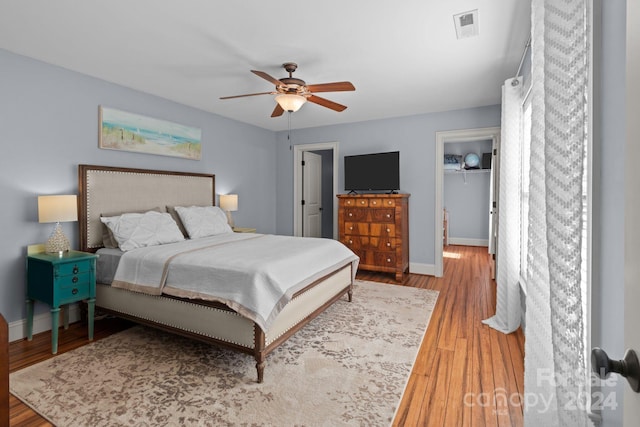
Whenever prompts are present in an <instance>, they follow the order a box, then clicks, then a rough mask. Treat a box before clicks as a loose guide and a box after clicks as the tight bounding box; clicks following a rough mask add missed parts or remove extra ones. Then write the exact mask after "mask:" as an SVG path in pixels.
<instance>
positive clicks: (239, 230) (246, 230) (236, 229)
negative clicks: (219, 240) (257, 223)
mask: <svg viewBox="0 0 640 427" xmlns="http://www.w3.org/2000/svg"><path fill="white" fill-rule="evenodd" d="M233 231H234V232H236V233H255V232H256V229H255V228H246V227H233Z"/></svg>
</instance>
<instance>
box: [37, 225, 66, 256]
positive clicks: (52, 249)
mask: <svg viewBox="0 0 640 427" xmlns="http://www.w3.org/2000/svg"><path fill="white" fill-rule="evenodd" d="M70 248H71V244H70V243H69V239H67V236H65V235H64V233H63V232H62V226H61V225H60V223H59V222H58V223H57V224H56V227H55V228H54V229H53V232H52V233H51V236H49V240H47V242H46V243H45V244H44V250H45V252H48V253H57V254H58V255H62V254H63V253H64V252H68V251H69V249H70Z"/></svg>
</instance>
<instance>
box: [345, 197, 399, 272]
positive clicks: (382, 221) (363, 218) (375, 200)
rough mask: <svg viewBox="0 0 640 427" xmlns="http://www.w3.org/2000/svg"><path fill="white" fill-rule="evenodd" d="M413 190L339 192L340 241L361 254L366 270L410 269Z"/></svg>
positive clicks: (361, 267)
mask: <svg viewBox="0 0 640 427" xmlns="http://www.w3.org/2000/svg"><path fill="white" fill-rule="evenodd" d="M409 196H410V195H409V194H357V195H356V194H339V195H338V231H339V235H340V237H339V238H340V241H341V242H342V243H344V244H345V245H346V246H347V247H348V248H349V249H351V250H352V251H353V252H355V254H356V255H358V256H359V257H360V265H359V268H360V269H362V270H370V271H382V272H387V273H395V278H396V281H398V282H402V281H403V280H404V273H408V272H409Z"/></svg>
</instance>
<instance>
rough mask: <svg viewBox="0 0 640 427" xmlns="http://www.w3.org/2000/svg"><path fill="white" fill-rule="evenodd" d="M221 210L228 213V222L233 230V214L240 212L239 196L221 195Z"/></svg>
mask: <svg viewBox="0 0 640 427" xmlns="http://www.w3.org/2000/svg"><path fill="white" fill-rule="evenodd" d="M220 209H222V210H223V211H225V212H226V213H227V222H228V223H229V227H231V228H233V227H234V224H233V217H232V216H231V212H235V211H237V210H238V195H237V194H221V195H220Z"/></svg>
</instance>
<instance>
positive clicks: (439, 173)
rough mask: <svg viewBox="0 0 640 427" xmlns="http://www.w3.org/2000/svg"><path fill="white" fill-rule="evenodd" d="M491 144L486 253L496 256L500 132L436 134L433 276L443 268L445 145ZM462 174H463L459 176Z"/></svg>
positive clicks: (440, 274)
mask: <svg viewBox="0 0 640 427" xmlns="http://www.w3.org/2000/svg"><path fill="white" fill-rule="evenodd" d="M486 140H490V141H491V145H492V151H491V153H492V157H491V172H490V175H491V178H490V195H489V200H487V204H486V207H487V209H489V224H488V227H489V242H488V243H489V252H490V253H492V254H495V250H496V245H495V242H496V241H497V240H496V236H497V229H498V227H497V220H498V215H497V206H498V204H497V202H498V201H497V197H498V191H497V190H498V188H497V184H498V180H497V177H498V173H499V167H500V165H499V164H498V162H497V156H496V153H497V150H498V147H499V145H500V128H499V127H491V128H481V129H464V130H454V131H445V132H436V200H435V204H434V205H435V221H434V222H435V234H434V236H435V237H436V238H435V239H434V241H435V252H434V253H435V269H434V275H435V276H436V277H442V273H443V265H442V256H443V249H444V246H443V243H444V242H443V237H444V233H443V231H444V203H443V197H444V196H443V194H444V173H445V170H444V154H445V144H447V143H456V142H458V143H459V142H472V141H486ZM461 173H464V172H461Z"/></svg>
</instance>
